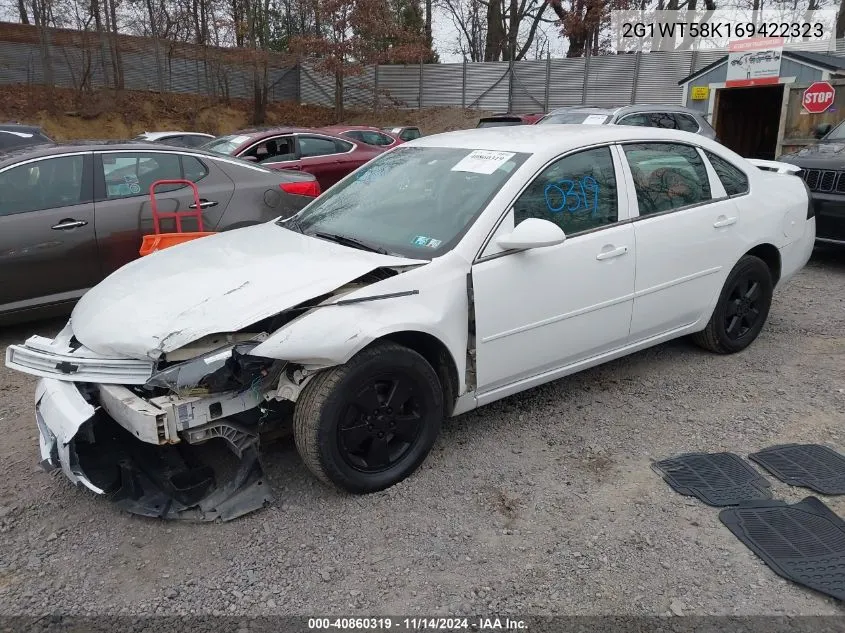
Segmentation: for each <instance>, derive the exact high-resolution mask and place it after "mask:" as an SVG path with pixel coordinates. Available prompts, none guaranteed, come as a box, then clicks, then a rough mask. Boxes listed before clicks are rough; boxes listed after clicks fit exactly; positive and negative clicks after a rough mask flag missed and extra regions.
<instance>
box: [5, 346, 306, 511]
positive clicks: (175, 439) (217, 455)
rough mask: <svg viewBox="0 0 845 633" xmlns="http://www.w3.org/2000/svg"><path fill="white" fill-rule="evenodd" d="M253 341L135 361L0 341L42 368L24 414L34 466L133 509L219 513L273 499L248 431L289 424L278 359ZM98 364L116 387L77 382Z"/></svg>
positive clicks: (12, 362) (12, 354) (14, 361)
mask: <svg viewBox="0 0 845 633" xmlns="http://www.w3.org/2000/svg"><path fill="white" fill-rule="evenodd" d="M264 338H266V335H261V334H259V335H255V334H237V335H227V336H222V337H221V336H209V337H205V338H204V339H202V340H200V341H197V342H195V343H193V344H191V345H190V346H187V347H186V348H182V349H180V350H177V351H176V352H174V353H172V354H170V355H165V356H163V357H162V359H161V360H160V361H157V362H156V361H150V362H149V363H146V365H145V369H144V368H142V366H141V365H142V364H144V363H145V362H144V361H127V362H126V363H125V364H124V363H121V362H120V361H113V360H110V359H102V358H98V357H97V355H96V354H94V353H93V352H91V351H90V350H86V349H85V348H82V347H81V346H79V345H78V344H75V342H74V341H73V340H72V338H71V339H68V337H67V336H65V337H64V340H62V336H61V335H60V337H57V339H56V340H55V341H49V340H48V339H42V338H41V337H33V338H31V339H30V340H29V341H27V343H26V345H23V346H12V347H11V348H9V350H8V352H7V361H6V362H7V365H9V366H10V367H13V368H15V367H16V366H17V367H26V368H27V369H29V370H30V373H33V369H34V368H36V367H38V369H39V372H40V375H42V379H41V380H40V382H39V384H38V387H37V390H36V406H35V411H36V421H37V424H38V429H39V434H40V448H41V458H42V461H41V464H42V466H43V467H44V468H45V469H47V470H52V469H61V470H62V471H63V472H64V473H65V475H67V477H68V478H69V479H70V480H71V481H72V482H74V483H76V484H80V485H84V486H86V487H87V488H89V489H90V490H92V491H94V492H96V493H99V494H104V495H107V496H108V497H110V498H111V499H112V500H113V501H114V502H115V503H116V504H117V505H118V506H119V507H121V508H123V509H125V510H127V511H129V512H132V513H135V514H140V515H144V516H150V517H160V518H166V519H189V520H195V521H213V520H218V519H219V520H223V521H227V520H230V519H234V518H236V517H239V516H242V515H244V514H246V513H248V512H251V511H253V510H256V509H259V508H261V507H263V506H264V505H266V504H267V503H269V502H270V501H272V499H273V495H272V491H271V487H270V486H269V485H268V484H267V481H266V478H265V476H264V472H263V470H262V467H261V464H260V461H259V438H260V437H261V436H262V434H264V433H265V432H267V431H271V430H273V431H278V430H279V428H280V427H283V426H284V424H286V423H288V422H289V420H290V413H291V403H289V402H279V401H276V400H274V399H273V398H272V394H274V393H275V390H276V385H278V383H279V380H280V378H281V376H282V374H283V373H284V372H285V369H286V363H285V362H284V361H279V360H276V359H268V358H259V357H255V356H251V355H250V353H249V352H250V351H251V350H252V349H253V348H254V347H255V346H257V345H258V344H260V342H261V341H262V340H263V339H264ZM243 339H246V340H243ZM221 343H224V344H223V345H220V344H221ZM203 349H204V350H206V351H202V352H201V353H199V354H198V355H195V354H196V352H197V350H203ZM185 356H191V358H190V359H189V360H185ZM110 363H111V366H110ZM114 363H117V365H115V364H114ZM118 366H120V367H119V368H118ZM107 368H109V369H107ZM55 372H60V373H62V374H65V375H63V376H62V377H61V378H62V379H59V378H55V377H52V376H50V374H54V375H55ZM98 372H99V374H98ZM106 372H111V374H112V376H113V378H114V379H115V381H119V382H121V383H123V384H111V383H106V382H91V381H89V380H88V379H90V378H92V377H96V378H97V380H102V379H103V378H105V376H104V375H102V374H104V373H106ZM74 374H76V375H74ZM77 375H78V377H79V378H81V379H82V380H79V381H72V380H68V378H71V376H73V377H74V378H76V377H77ZM132 383H135V384H132ZM265 394H271V395H265Z"/></svg>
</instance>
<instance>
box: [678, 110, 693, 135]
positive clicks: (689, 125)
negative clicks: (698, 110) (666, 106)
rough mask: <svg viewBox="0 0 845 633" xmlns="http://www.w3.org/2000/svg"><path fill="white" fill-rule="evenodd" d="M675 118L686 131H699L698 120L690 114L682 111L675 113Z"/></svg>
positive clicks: (679, 127) (680, 127)
mask: <svg viewBox="0 0 845 633" xmlns="http://www.w3.org/2000/svg"><path fill="white" fill-rule="evenodd" d="M675 120H676V121H677V122H678V129H679V130H683V131H684V132H693V133H695V132H698V121H696V120H695V119H694V118H693V117H691V116H690V115H689V114H683V113H682V112H676V113H675Z"/></svg>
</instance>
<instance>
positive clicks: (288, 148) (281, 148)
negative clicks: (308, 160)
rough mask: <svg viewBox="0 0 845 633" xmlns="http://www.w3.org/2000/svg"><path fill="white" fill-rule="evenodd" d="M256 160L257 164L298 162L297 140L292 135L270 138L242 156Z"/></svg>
mask: <svg viewBox="0 0 845 633" xmlns="http://www.w3.org/2000/svg"><path fill="white" fill-rule="evenodd" d="M246 156H248V157H251V158H255V160H256V162H257V163H283V162H285V161H288V160H296V139H295V138H294V137H293V136H292V135H288V136H277V137H275V138H268V139H266V140H263V141H261V142H260V143H257V144H255V145H253V146H252V147H250V148H249V149H248V150H247V151H245V152H244V153H243V154H241V158H243V157H246Z"/></svg>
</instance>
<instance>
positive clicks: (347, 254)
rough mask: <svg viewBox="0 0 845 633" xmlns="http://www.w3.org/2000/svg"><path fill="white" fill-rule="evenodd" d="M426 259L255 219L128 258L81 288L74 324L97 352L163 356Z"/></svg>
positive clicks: (80, 336) (85, 342) (82, 339)
mask: <svg viewBox="0 0 845 633" xmlns="http://www.w3.org/2000/svg"><path fill="white" fill-rule="evenodd" d="M420 263H423V262H421V261H418V260H411V259H404V258H401V257H393V256H388V255H380V254H378V253H370V252H366V251H360V250H355V249H353V248H348V247H345V246H341V245H339V244H334V243H332V242H327V241H325V240H320V239H317V238H312V237H307V236H305V235H302V234H300V233H296V232H293V231H290V230H288V229H285V228H282V227H280V226H276V225H275V224H273V223H267V224H259V225H256V226H251V227H247V228H244V229H238V230H236V231H229V232H225V233H221V234H219V235H212V236H209V237H204V238H201V239H198V240H196V241H193V242H188V243H185V244H182V245H180V246H177V247H171V248H167V249H165V250H162V251H159V252H156V253H153V254H152V255H148V256H146V257H142V258H141V259H139V260H136V261H134V262H131V263H130V264H127V265H126V266H124V267H123V268H121V269H120V270H118V271H116V272H114V273H113V274H112V275H110V276H109V277H107V278H106V279H105V280H104V281H102V282H101V283H100V284H99V285H97V286H96V287H94V288H92V289H91V290H89V291H88V292H87V293H86V294H85V295H84V296H83V297H82V299H81V300H80V301H79V303H78V304H77V305H76V308H75V309H74V310H73V314H72V315H71V325H72V328H73V333H74V335H75V336H76V338H77V340H78V341H79V342H80V343H82V344H83V345H84V346H85V347H87V348H89V349H91V350H93V351H95V352H97V353H99V354H106V355H113V356H119V357H127V356H128V357H131V358H141V359H143V358H157V357H158V356H159V355H160V354H161V353H166V352H170V351H173V350H175V349H179V348H180V347H182V346H183V345H186V344H188V343H190V342H192V341H195V340H197V339H199V338H201V337H203V336H207V335H209V334H217V333H222V332H233V331H236V330H239V329H241V328H244V327H246V326H248V325H250V324H252V323H255V322H256V321H260V320H261V319H264V318H267V317H270V316H273V315H275V314H278V313H279V312H282V311H283V310H286V309H288V308H291V307H293V306H295V305H297V304H300V303H302V302H303V301H307V300H308V299H311V298H314V297H318V296H320V295H322V294H325V293H328V292H331V291H333V290H336V289H337V288H339V287H340V286H342V285H344V284H346V283H348V282H350V281H352V280H354V279H356V278H358V277H360V276H362V275H364V274H366V273H368V272H370V271H371V270H374V269H376V268H379V267H385V266H406V265H408V264H420Z"/></svg>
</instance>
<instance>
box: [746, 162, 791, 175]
mask: <svg viewBox="0 0 845 633" xmlns="http://www.w3.org/2000/svg"><path fill="white" fill-rule="evenodd" d="M746 160H747V161H748V162H749V163H751V164H752V165H754V166H755V167H758V168H759V169H762V170H764V171H774V172H777V173H779V174H797V173H798V172H799V171H801V168H800V167H797V166H795V165H790V164H789V163H781V162H778V161H776V160H760V159H758V158H748V159H746Z"/></svg>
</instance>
